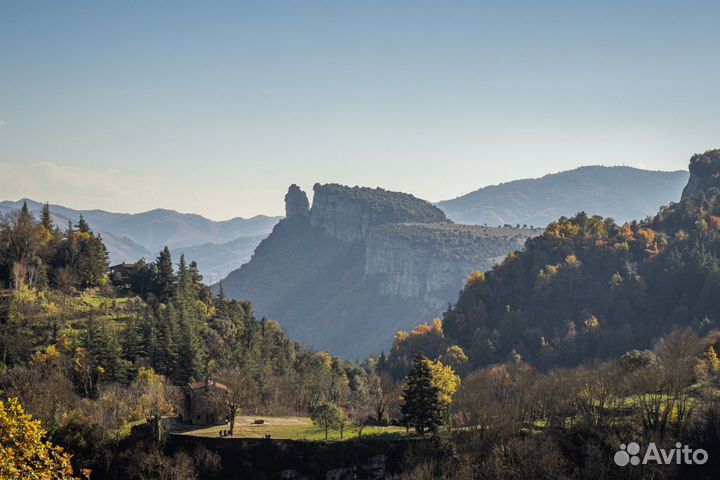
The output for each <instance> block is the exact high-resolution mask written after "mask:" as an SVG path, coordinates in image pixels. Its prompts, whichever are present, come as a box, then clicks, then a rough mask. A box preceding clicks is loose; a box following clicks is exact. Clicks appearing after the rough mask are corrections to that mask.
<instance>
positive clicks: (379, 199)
mask: <svg viewBox="0 0 720 480" xmlns="http://www.w3.org/2000/svg"><path fill="white" fill-rule="evenodd" d="M314 192H315V195H314V198H313V204H312V208H311V209H310V211H309V215H305V214H304V212H305V210H304V208H302V207H303V205H304V202H303V201H302V200H303V199H304V198H306V197H305V196H304V194H303V193H302V191H301V190H300V189H299V188H297V187H295V186H293V187H291V188H290V190H289V191H288V195H287V196H286V205H287V212H288V215H287V217H286V218H285V219H283V220H281V221H280V222H279V223H278V224H277V225H276V227H275V229H274V230H273V232H272V234H271V235H270V236H269V237H268V238H266V239H265V240H263V242H262V243H261V244H260V245H259V246H258V248H257V249H256V250H255V253H254V255H253V258H252V259H251V260H250V261H249V262H248V263H246V264H245V265H243V266H242V267H241V268H240V269H239V270H235V271H234V272H232V273H231V274H230V275H228V277H227V278H226V279H225V280H224V281H223V286H224V287H225V292H226V293H227V294H228V296H229V297H231V298H235V299H239V300H242V299H247V300H251V301H252V302H253V304H254V307H255V311H256V313H257V314H258V315H259V316H264V317H269V318H272V319H275V320H278V321H279V322H280V323H281V324H282V325H283V327H284V328H285V330H286V331H287V333H288V335H289V336H291V337H292V338H295V339H297V340H300V341H301V342H303V343H305V344H308V345H311V346H314V347H316V348H318V349H321V350H327V351H329V352H331V353H333V354H335V355H342V356H345V357H364V356H366V355H368V354H371V353H375V352H378V351H380V350H382V349H384V348H387V347H388V346H389V343H390V341H391V340H392V338H393V335H394V334H395V332H396V331H397V330H400V329H408V328H411V327H412V326H413V325H416V324H417V323H419V322H422V321H427V320H430V319H432V318H433V317H434V316H437V315H440V314H441V313H442V311H443V310H444V309H445V308H447V305H448V303H449V302H450V301H452V299H453V298H456V297H457V293H458V291H459V290H460V289H461V288H462V286H463V284H464V283H465V278H466V277H467V275H468V274H469V273H470V272H472V271H473V270H477V269H480V270H485V269H487V268H489V267H491V266H492V265H493V264H494V263H495V262H496V261H497V260H498V259H499V258H502V257H503V256H504V255H505V254H506V253H508V252H509V251H510V250H513V249H517V248H519V247H521V246H522V243H523V241H524V240H525V239H527V238H528V237H530V236H531V235H534V234H535V233H539V232H537V231H531V230H527V229H513V228H507V229H505V228H503V229H494V228H487V227H481V226H463V225H455V224H452V223H451V222H450V221H449V220H448V219H447V218H446V217H445V215H444V214H443V213H442V211H440V210H439V209H438V208H437V207H434V206H433V205H431V204H430V203H428V202H426V201H424V200H420V199H418V198H415V197H413V196H412V195H407V194H404V193H399V192H388V191H386V190H383V189H379V188H376V189H371V188H360V187H352V188H351V187H345V186H342V185H335V184H330V185H315V187H314ZM350 334H352V335H353V338H352V341H348V335H350Z"/></svg>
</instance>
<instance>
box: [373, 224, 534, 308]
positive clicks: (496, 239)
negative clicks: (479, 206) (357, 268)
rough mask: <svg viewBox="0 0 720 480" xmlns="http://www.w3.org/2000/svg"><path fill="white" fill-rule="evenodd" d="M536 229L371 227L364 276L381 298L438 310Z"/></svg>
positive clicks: (454, 225)
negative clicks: (412, 301) (375, 284)
mask: <svg viewBox="0 0 720 480" xmlns="http://www.w3.org/2000/svg"><path fill="white" fill-rule="evenodd" d="M539 233H540V230H530V229H511V228H508V229H490V228H486V227H481V226H475V225H456V224H447V223H445V224H393V225H385V226H382V227H377V228H374V229H371V230H370V232H369V235H368V236H367V240H366V242H365V244H366V249H365V275H366V276H368V277H377V278H378V280H379V288H380V292H381V293H382V294H384V295H389V296H399V297H401V298H404V299H416V300H419V301H422V302H424V303H425V304H427V305H428V306H429V307H431V308H433V309H435V310H439V309H442V308H443V307H446V306H447V303H448V299H449V298H452V297H453V295H455V294H456V293H457V292H458V291H459V290H460V289H461V288H462V286H463V283H464V281H465V278H466V277H467V276H468V275H469V274H470V273H472V272H475V271H485V270H488V269H490V268H491V267H492V266H493V265H494V264H495V263H496V262H497V261H498V260H500V259H502V258H503V257H504V256H505V255H506V254H507V253H508V252H509V251H511V250H515V249H519V248H521V247H522V245H523V244H524V243H525V240H527V239H528V238H530V237H531V236H533V235H536V234H539Z"/></svg>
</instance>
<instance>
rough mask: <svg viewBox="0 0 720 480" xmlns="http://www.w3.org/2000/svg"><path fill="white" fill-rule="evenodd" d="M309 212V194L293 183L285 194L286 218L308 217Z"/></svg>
mask: <svg viewBox="0 0 720 480" xmlns="http://www.w3.org/2000/svg"><path fill="white" fill-rule="evenodd" d="M309 214H310V202H308V198H307V194H306V193H305V192H303V191H302V190H300V187H298V186H297V185H295V184H294V183H293V184H292V185H290V188H288V192H287V194H285V218H292V217H294V216H300V217H307V216H308V215H309Z"/></svg>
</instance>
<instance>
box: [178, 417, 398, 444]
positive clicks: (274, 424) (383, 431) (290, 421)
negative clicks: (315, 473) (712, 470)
mask: <svg viewBox="0 0 720 480" xmlns="http://www.w3.org/2000/svg"><path fill="white" fill-rule="evenodd" d="M254 420H263V421H264V422H265V423H263V424H262V425H258V424H254V423H253V421H254ZM228 428H229V427H228V426H227V425H214V426H211V427H195V428H192V429H190V428H189V427H188V429H187V430H186V431H183V432H178V433H181V434H182V435H193V436H198V437H220V431H222V430H227V429H228ZM404 434H405V429H404V428H402V427H371V426H368V427H365V428H364V429H363V437H365V436H375V435H404ZM265 435H270V437H271V438H274V439H280V440H325V430H323V429H322V428H320V427H318V426H316V425H313V423H312V421H311V420H310V419H309V418H307V417H240V418H238V419H237V420H236V422H235V432H234V435H233V438H265ZM357 436H358V431H357V429H356V428H355V427H348V428H345V430H344V431H343V438H342V439H341V438H340V431H339V430H330V431H329V432H328V440H349V439H351V438H356V437H357Z"/></svg>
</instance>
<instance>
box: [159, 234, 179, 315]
mask: <svg viewBox="0 0 720 480" xmlns="http://www.w3.org/2000/svg"><path fill="white" fill-rule="evenodd" d="M156 263H157V282H156V294H157V296H158V298H159V299H160V301H161V302H163V303H167V302H168V301H169V300H170V299H172V298H173V296H174V295H175V288H176V287H175V284H176V281H175V272H174V270H173V264H172V256H171V255H170V249H169V248H168V247H167V246H166V247H165V248H163V250H162V251H161V252H160V255H159V256H158V258H157V262H156Z"/></svg>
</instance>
